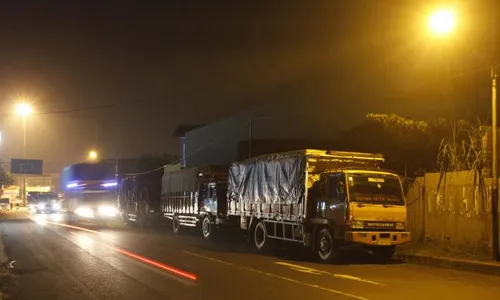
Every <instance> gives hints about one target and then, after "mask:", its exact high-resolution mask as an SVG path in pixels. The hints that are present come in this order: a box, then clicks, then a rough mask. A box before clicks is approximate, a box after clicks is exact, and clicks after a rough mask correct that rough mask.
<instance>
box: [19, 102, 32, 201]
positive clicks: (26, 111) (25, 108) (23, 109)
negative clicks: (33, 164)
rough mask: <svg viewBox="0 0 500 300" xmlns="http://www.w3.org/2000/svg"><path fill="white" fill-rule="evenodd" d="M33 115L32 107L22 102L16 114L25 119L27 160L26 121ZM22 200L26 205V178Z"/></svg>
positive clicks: (24, 135)
mask: <svg viewBox="0 0 500 300" xmlns="http://www.w3.org/2000/svg"><path fill="white" fill-rule="evenodd" d="M32 113H33V110H32V109H31V106H30V105H29V104H28V103H26V102H21V103H19V104H18V105H17V106H16V114H17V115H20V116H21V117H23V158H24V159H26V119H27V118H28V116H29V115H31V114H32ZM22 200H23V202H24V205H26V178H25V177H24V178H23V188H22Z"/></svg>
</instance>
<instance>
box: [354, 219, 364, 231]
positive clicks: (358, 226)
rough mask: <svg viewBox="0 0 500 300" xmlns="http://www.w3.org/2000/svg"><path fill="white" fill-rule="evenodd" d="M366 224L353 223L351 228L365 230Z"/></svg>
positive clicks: (361, 222) (360, 222)
mask: <svg viewBox="0 0 500 300" xmlns="http://www.w3.org/2000/svg"><path fill="white" fill-rule="evenodd" d="M364 227H365V226H364V223H363V221H351V228H352V229H363V228H364Z"/></svg>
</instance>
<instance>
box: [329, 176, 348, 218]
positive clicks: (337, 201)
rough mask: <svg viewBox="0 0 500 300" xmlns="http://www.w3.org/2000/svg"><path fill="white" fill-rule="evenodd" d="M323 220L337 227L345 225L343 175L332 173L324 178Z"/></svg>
mask: <svg viewBox="0 0 500 300" xmlns="http://www.w3.org/2000/svg"><path fill="white" fill-rule="evenodd" d="M324 194H325V202H326V203H325V206H326V207H325V209H324V215H325V218H327V219H329V220H332V221H333V222H334V223H335V224H337V225H342V224H344V223H345V212H346V207H347V203H346V202H347V199H346V193H345V176H344V174H343V173H333V174H329V175H328V176H326V184H325V193H324Z"/></svg>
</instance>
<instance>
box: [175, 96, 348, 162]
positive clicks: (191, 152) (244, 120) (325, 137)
mask: <svg viewBox="0 0 500 300" xmlns="http://www.w3.org/2000/svg"><path fill="white" fill-rule="evenodd" d="M185 128H186V127H184V129H185ZM341 128H342V127H341V126H338V124H336V123H335V122H334V118H331V119H326V122H325V118H324V117H323V116H322V115H321V114H318V113H317V107H316V109H308V108H307V107H303V106H302V107H301V106H299V105H292V104H286V105H284V104H283V103H282V102H281V103H274V104H272V105H263V106H260V107H256V108H253V109H250V110H246V111H244V112H242V113H240V114H236V115H233V116H230V117H228V118H225V119H222V120H219V121H216V122H214V123H211V124H208V125H204V126H195V127H192V128H190V130H187V131H182V129H183V128H178V129H177V130H176V131H175V132H174V136H176V137H179V138H180V146H181V159H180V160H181V166H182V167H190V166H196V165H225V164H228V163H230V162H233V161H238V160H241V159H246V158H248V157H252V156H257V155H262V154H267V153H273V152H282V151H290V150H297V149H304V148H334V147H335V143H334V142H333V141H335V140H336V139H337V137H338V135H339V134H340V133H341V132H342V129H341ZM179 132H182V134H179Z"/></svg>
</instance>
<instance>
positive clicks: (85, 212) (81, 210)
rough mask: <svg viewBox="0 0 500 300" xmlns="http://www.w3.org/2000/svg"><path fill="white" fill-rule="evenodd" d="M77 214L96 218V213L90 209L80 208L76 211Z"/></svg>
mask: <svg viewBox="0 0 500 300" xmlns="http://www.w3.org/2000/svg"><path fill="white" fill-rule="evenodd" d="M75 214H77V215H79V216H81V217H87V218H92V217H93V216H94V212H93V211H92V209H90V208H89V207H78V208H77V209H76V210H75Z"/></svg>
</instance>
